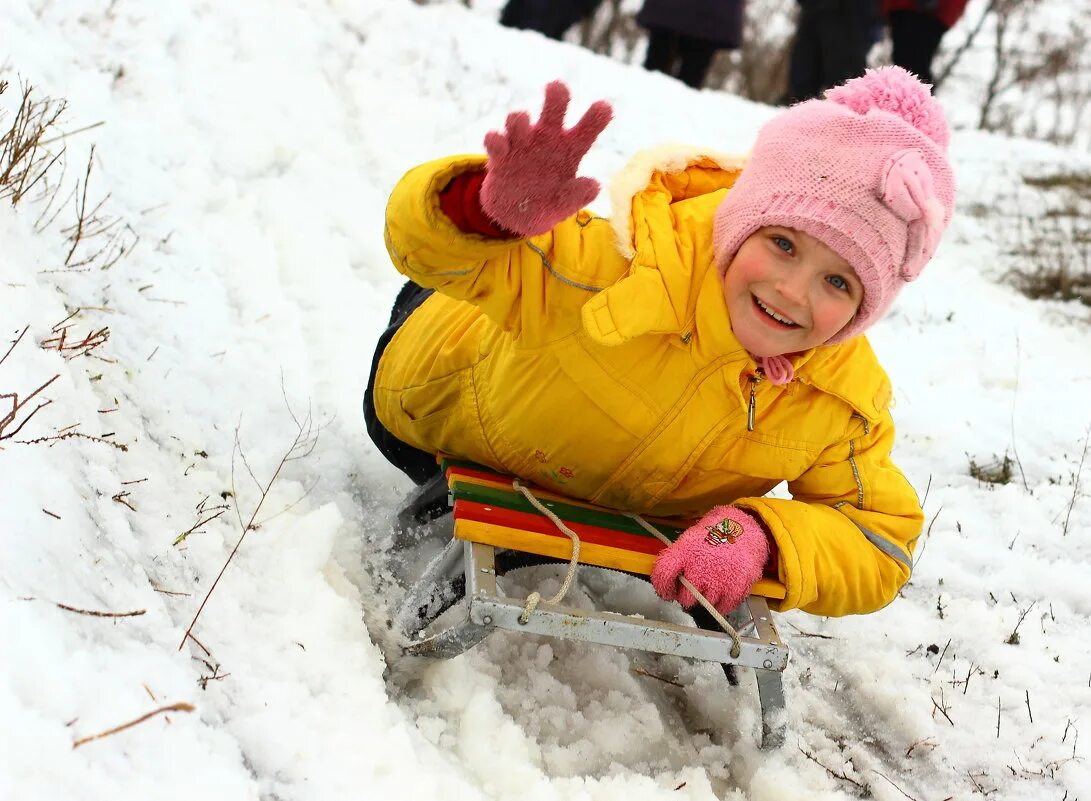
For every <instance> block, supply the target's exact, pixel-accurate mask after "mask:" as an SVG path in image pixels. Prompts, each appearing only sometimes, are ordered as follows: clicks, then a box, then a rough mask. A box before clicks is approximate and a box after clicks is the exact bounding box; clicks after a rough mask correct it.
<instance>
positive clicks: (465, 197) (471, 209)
mask: <svg viewBox="0 0 1091 801" xmlns="http://www.w3.org/2000/svg"><path fill="white" fill-rule="evenodd" d="M484 181H485V173H484V172H483V171H477V172H464V173H461V174H459V175H456V176H455V177H454V178H452V179H451V182H450V183H449V184H447V186H446V187H445V188H444V189H443V191H442V192H440V193H439V207H440V209H442V210H443V213H444V214H446V215H447V217H448V218H449V219H450V220H451V222H453V223H454V224H455V227H456V228H458V230H460V231H461V232H462V233H464V234H479V235H480V236H487V237H489V238H490V239H511V238H512V237H513V236H514V234H512V233H510V232H508V231H505V230H504V229H503V228H501V227H500V226H499V225H497V224H496V223H495V222H493V221H492V220H491V219H489V216H488V215H487V214H485V210H484V209H483V208H481V184H482V183H484Z"/></svg>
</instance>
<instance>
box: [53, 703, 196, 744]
mask: <svg viewBox="0 0 1091 801" xmlns="http://www.w3.org/2000/svg"><path fill="white" fill-rule="evenodd" d="M193 710H194V706H193V704H188V703H186V702H185V701H180V702H179V703H176V704H171V705H169V706H161V707H159V708H158V709H153V710H152V711H151V712H148V713H147V714H145V715H141V716H140V717H138V718H137V719H136V720H130V721H129V722H128V723H122V724H121V725H120V726H115V727H114V728H112V729H107V730H106V731H102V732H99V733H98V734H92V735H90V736H88V737H81V738H80V739H78V740H76V741H75V742H74V743H72V747H73V748H79V747H80V746H81V745H83V744H84V743H89V742H91V741H92V740H100V739H102V738H103V737H109V736H110V735H112V734H117V733H118V732H122V731H125V729H129V728H132V727H133V726H136V725H137V724H139V723H143V722H144V721H145V720H147V719H148V718H152V717H155V716H156V715H162V714H163V713H165V712H192V711H193Z"/></svg>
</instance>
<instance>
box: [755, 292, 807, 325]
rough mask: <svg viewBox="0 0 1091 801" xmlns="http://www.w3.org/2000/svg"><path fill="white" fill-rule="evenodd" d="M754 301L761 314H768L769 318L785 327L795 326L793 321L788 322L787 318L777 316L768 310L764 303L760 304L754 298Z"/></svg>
mask: <svg viewBox="0 0 1091 801" xmlns="http://www.w3.org/2000/svg"><path fill="white" fill-rule="evenodd" d="M754 301H755V302H756V303H757V304H758V308H760V309H761V310H762V311H763V312H765V313H766V314H768V315H769V316H770V317H772V318H773V319H774V320H776V321H777V322H778V323H784V324H785V325H797V323H796V322H795V321H794V320H789V319H788V318H787V317H782V316H781V315H779V314H777V313H776V312H775V311H773V310H772V309H770V308H769V307H768V306H766V305H765V304H764V303H762V302H761V301H760V300H758V299H757V298H754Z"/></svg>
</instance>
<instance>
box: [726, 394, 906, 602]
mask: <svg viewBox="0 0 1091 801" xmlns="http://www.w3.org/2000/svg"><path fill="white" fill-rule="evenodd" d="M851 429H852V430H851V431H850V433H849V436H848V437H846V438H845V439H843V440H841V441H839V442H837V443H836V444H834V445H832V446H830V447H828V448H827V449H826V450H825V451H824V452H823V453H822V455H821V457H820V458H819V460H818V461H817V462H816V463H815V464H814V465H812V466H811V467H810V468H809V469H808V470H807V471H806V472H805V473H804V474H803V475H801V476H800V477H799V478H798V479H796V480H795V481H792V482H790V483H789V485H788V489H789V491H790V492H791V494H792V498H793V499H792V500H781V499H774V498H746V499H741V500H739V501H737V502H736V505H738V506H741V507H743V508H745V509H748V510H751V511H753V512H754V513H756V514H758V515H759V516H760V517H761V518H762V520H763V521H764V522H765V524H766V525H767V526H768V528H769V530H770V532H771V533H772V535H773V537H774V539H775V540H776V544H777V548H778V549H779V551H780V554H779V565H778V570H779V574H780V575H779V578H780V580H781V583H783V584H784V586H785V588H786V590H787V595H786V597H785V598H784V600H783V601H780V602H778V603H775V604H774V603H772V602H771V604H770V605H771V606H774V607H775V608H777V609H779V610H780V611H785V610H788V609H793V608H797V607H798V608H800V609H802V610H804V611H805V612H810V613H812V614H816V615H834V616H836V615H849V614H861V613H865V612H873V611H875V610H877V609H881V608H882V607H883V606H885V605H886V604H888V603H890V602H891V601H892V600H893V599H894V597H895V596H896V595H897V593H898V590H899V589H900V588H901V586H902V585H903V584H905V582H906V581H908V580H909V576H910V573H911V572H912V567H913V558H912V557H913V549H914V547H915V546H916V543H917V538H918V537H919V536H920V533H921V528H922V526H923V523H924V513H923V512H922V511H921V507H920V503H919V501H918V500H917V494H916V492H915V491H914V490H913V487H912V486H911V485H910V484H909V482H908V481H907V480H906V478H905V476H903V475H902V473H901V471H900V470H898V468H897V466H895V464H894V463H893V462H892V461H891V459H890V451H891V447H892V446H893V442H894V422H893V420H892V419H891V417H890V413H889V412H886V413H884V415H883V417H882V419H880V420H879V421H878V422H876V423H870V424H869V423H867V422H865V421H864V420H863V418H860V417H858V416H854V417H853V418H852V422H851Z"/></svg>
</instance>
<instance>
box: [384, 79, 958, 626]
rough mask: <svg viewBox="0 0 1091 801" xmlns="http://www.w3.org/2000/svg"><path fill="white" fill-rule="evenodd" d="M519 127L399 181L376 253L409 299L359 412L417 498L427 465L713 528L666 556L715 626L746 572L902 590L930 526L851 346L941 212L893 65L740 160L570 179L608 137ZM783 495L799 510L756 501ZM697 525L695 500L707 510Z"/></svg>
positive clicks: (879, 398) (665, 157)
mask: <svg viewBox="0 0 1091 801" xmlns="http://www.w3.org/2000/svg"><path fill="white" fill-rule="evenodd" d="M567 104H568V90H567V89H566V87H565V86H564V85H563V84H561V83H559V82H555V83H552V84H550V85H549V86H548V87H547V89H546V100H545V105H544V107H543V109H542V114H541V117H540V119H539V121H538V122H537V123H536V124H534V125H532V124H531V122H530V119H529V117H528V116H527V114H525V113H515V114H512V115H510V116H509V117H508V120H507V124H506V130H505V131H504V132H503V133H498V132H493V133H490V134H488V136H487V137H486V139H485V148H486V150H487V151H488V158H487V159H486V158H485V157H481V156H458V157H452V158H446V159H441V160H439V161H435V162H431V163H428V164H424V165H422V166H419V167H416V168H415V169H413V170H411V171H410V172H409V173H408V174H407V175H406V176H405V177H404V178H403V179H402V180H401V182H400V183H399V184H398V185H397V187H396V188H395V189H394V191H393V193H392V195H391V197H390V202H389V206H388V209H387V217H386V230H385V238H386V245H387V248H388V250H389V253H390V257H391V259H392V261H393V263H394V266H395V267H396V268H397V269H398V270H399V272H401V273H403V274H404V275H406V276H408V278H409V279H410V283H409V284H407V285H406V287H405V289H403V290H402V293H401V295H400V296H399V298H398V302H397V303H396V304H395V309H394V314H393V316H392V318H391V326H390V328H389V329H388V330H387V332H386V333H385V334H384V335H383V336H382V338H381V339H380V342H379V346H378V348H377V350H376V356H375V363H374V364H373V367H372V376H371V380H370V382H369V386H368V390H367V395H366V398H365V402H364V405H365V413H366V415H367V418H368V429H369V433H371V435H372V438H373V439H374V440H375V442H376V444H377V445H378V447H379V449H380V450H381V451H382V452H383V453H384V455H386V456H387V457H388V458H389V459H390V460H391V461H392V462H393V463H394V464H395V465H396V466H398V467H400V468H401V469H402V470H403V471H405V472H406V473H407V474H408V475H410V476H411V477H412V478H414V480H416V481H417V482H418V483H424V482H425V481H427V480H428V479H429V477H430V476H431V475H433V474H434V473H435V471H436V469H437V468H436V463H435V458H434V454H435V453H437V452H440V451H442V452H444V453H448V454H452V455H456V456H459V457H463V458H467V459H471V460H473V461H476V462H480V463H483V464H486V465H490V466H492V467H494V468H496V469H499V470H502V471H504V472H507V473H511V474H513V475H516V476H520V477H523V478H526V479H528V480H531V481H534V482H536V483H537V484H539V485H541V486H543V487H547V488H550V489H553V490H556V491H559V492H562V493H565V494H567V495H570V496H573V497H576V498H581V499H585V500H588V501H591V502H594V503H596V504H601V505H605V506H610V507H613V508H616V509H621V510H626V511H632V512H639V513H649V514H656V515H668V516H673V515H681V516H689V517H691V518H692V517H697V516H700V515H704V517H703V518H702V519H701V520H700V522H699V523H697V524H696V525H694V526H693V527H692V528H690V529H689V530H687V531H686V532H685V533H684V534H683V535H682V536H681V537H680V538H679V539H678V540H677V541H676V542H675V543H674V544H673V545H671V546H670V547H669V548H667V549H665V550H664V551H663V552H662V553H661V555H660V557H659V559H658V562H657V564H656V566H655V571H654V572H653V574H652V582H653V584H654V586H655V588H656V590H657V592H659V594H660V595H661V596H663V597H664V598H667V599H677V600H679V601H680V602H681V603H682V604H683V605H686V606H689V605H691V604H692V603H693V598H692V597H691V596H690V594H689V593H688V592H686V591H685V590H684V589H682V588H680V586H679V582H678V579H679V577H680V576H683V575H684V576H685V577H686V578H688V579H689V580H690V581H691V582H692V583H693V584H694V585H695V586H696V587H697V589H698V590H700V591H701V592H702V593H704V594H705V595H706V596H708V597H709V599H710V600H711V601H712V602H713V603H714V604H716V605H717V606H718V607H719V608H720V609H721V610H723V611H727V610H730V609H733V608H734V607H735V606H737V605H738V604H739V603H740V602H741V601H742V599H743V598H745V596H746V595H747V594H748V592H749V590H750V588H751V586H752V585H753V583H754V582H755V581H756V580H757V579H758V578H759V577H760V576H761V575H762V573H763V571H765V572H768V573H769V574H770V575H772V576H775V577H776V578H778V579H779V580H780V582H781V583H782V584H783V585H784V586H785V588H786V592H787V594H786V597H785V598H784V600H783V601H780V602H778V603H775V604H774V608H777V609H780V610H786V609H792V608H801V609H803V610H806V611H808V612H812V613H814V614H819V615H844V614H851V613H862V612H869V611H873V610H875V609H878V608H880V607H882V606H884V605H885V604H887V603H888V602H889V601H890V600H892V599H893V598H894V596H895V594H896V593H897V591H898V589H899V588H900V587H901V585H902V584H903V583H904V582H905V581H906V580H907V579H908V577H909V574H910V569H911V567H912V553H913V548H914V546H915V544H916V541H917V537H918V536H919V535H920V532H921V526H922V522H923V514H922V512H921V508H920V504H919V503H918V500H917V496H916V493H915V492H914V490H913V488H912V487H911V486H910V485H909V483H908V482H907V481H906V479H905V478H904V477H903V476H902V474H901V473H900V472H899V470H898V468H897V467H896V466H895V465H894V464H893V462H892V461H891V459H890V450H891V446H892V444H893V441H894V426H893V423H892V420H891V416H890V411H889V407H890V401H891V389H890V385H889V382H888V380H887V377H886V375H885V373H884V372H883V370H882V368H881V367H880V366H879V364H878V362H877V360H876V357H875V355H874V353H873V352H872V350H871V348H870V346H869V345H868V343H867V341H866V339H865V338H864V337H863V336H860V334H862V333H863V332H864V331H865V330H866V329H867V328H868V327H869V326H871V325H872V324H873V323H874V322H875V321H876V320H878V319H879V318H880V317H881V316H882V315H883V313H884V312H885V311H886V310H887V308H888V307H889V306H890V304H891V302H892V301H893V300H894V297H895V295H897V293H898V292H899V291H900V290H901V288H902V286H903V285H904V284H905V283H907V282H909V281H912V280H914V279H915V278H916V277H917V275H918V274H919V273H920V271H921V269H922V268H923V267H924V265H925V264H926V263H927V262H928V260H929V258H930V257H931V255H932V252H933V251H934V249H935V247H936V245H937V243H938V240H939V237H940V234H941V232H942V231H943V229H944V227H945V226H946V224H947V223H948V221H949V220H950V216H951V213H952V210H953V206H954V179H953V176H952V173H951V169H950V166H949V165H948V163H947V159H946V155H945V154H946V148H947V139H948V133H947V125H946V123H945V121H944V118H943V114H942V111H941V110H940V108H939V106H938V104H937V103H936V102H935V101H934V100H933V99H932V98H931V96H930V95H929V92H928V89H927V87H925V86H924V85H923V84H921V83H920V82H919V81H917V80H916V79H915V78H914V77H913V76H912V75H910V74H909V73H908V72H906V71H905V70H902V69H901V68H898V67H890V68H886V69H881V70H876V71H872V72H868V73H867V74H866V75H864V76H863V77H860V78H855V79H853V80H851V81H848V82H847V83H845V84H844V85H842V86H839V87H835V88H834V89H831V90H829V91H828V92H827V93H826V95H825V97H824V98H823V99H815V100H811V101H807V102H805V103H802V104H800V105H797V106H794V107H792V108H789V109H787V110H785V111H783V112H781V113H780V114H779V115H778V116H777V117H775V118H774V119H773V120H771V121H770V122H769V123H767V124H766V125H765V126H764V127H763V128H762V129H761V131H760V133H759V135H758V139H757V143H756V145H755V147H754V150H753V153H752V155H751V156H750V157H749V158H748V159H746V160H741V159H731V158H722V157H716V156H713V155H709V154H707V153H702V154H699V155H694V154H681V153H677V152H658V153H652V154H645V155H644V156H642V157H639V158H637V159H636V160H635V161H634V162H633V163H632V164H631V165H630V166H629V167H628V168H627V170H626V171H625V172H623V173H622V174H621V175H620V176H619V177H618V179H617V180H616V182H615V185H614V188H613V196H614V198H613V199H614V202H615V208H616V209H618V212H616V214H615V219H614V220H613V221H608V220H605V219H602V218H600V217H596V216H594V215H593V214H591V213H590V212H588V211H585V210H580V209H581V208H582V207H583V205H584V204H586V203H588V202H589V201H590V200H591V199H592V198H594V196H595V194H596V193H597V191H598V184H597V183H596V182H594V181H593V180H591V179H589V178H583V177H577V176H576V170H577V168H578V165H579V162H580V160H581V158H582V157H583V155H584V154H585V153H586V152H587V150H588V149H589V148H590V146H591V144H592V142H593V141H594V140H595V138H596V137H597V136H598V135H599V133H600V132H601V131H602V130H603V128H605V126H606V125H607V123H608V122H609V120H610V116H611V110H610V107H609V106H608V105H607V104H606V103H604V102H601V101H600V102H598V103H595V104H594V105H592V107H591V108H590V109H589V111H588V112H587V113H586V114H585V115H584V117H583V118H582V119H581V120H580V121H579V122H578V123H577V124H576V125H575V127H573V128H571V129H569V130H565V129H564V127H563V121H564V113H565V109H566V107H567ZM781 481H787V482H788V489H789V491H790V493H791V495H792V500H783V499H774V498H766V497H763V496H764V495H765V494H766V493H767V492H768V491H769V490H770V489H772V488H773V487H774V486H776V485H777V484H779V483H780V482H781ZM710 510H711V511H710Z"/></svg>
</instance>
